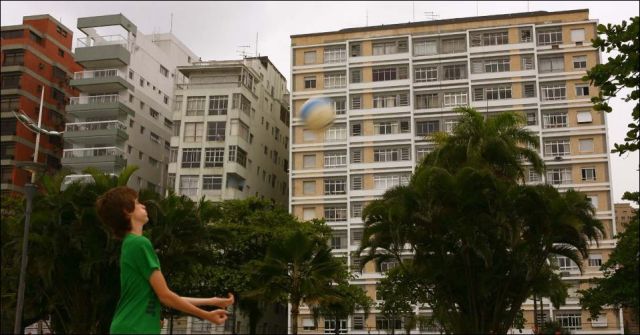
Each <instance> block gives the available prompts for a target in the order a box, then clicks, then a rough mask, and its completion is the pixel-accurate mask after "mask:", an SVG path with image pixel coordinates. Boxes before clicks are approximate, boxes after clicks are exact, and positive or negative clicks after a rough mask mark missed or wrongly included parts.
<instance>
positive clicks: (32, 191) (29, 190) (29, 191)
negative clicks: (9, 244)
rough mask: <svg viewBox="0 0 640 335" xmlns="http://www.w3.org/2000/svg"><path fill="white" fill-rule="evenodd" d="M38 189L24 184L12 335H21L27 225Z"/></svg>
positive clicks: (27, 242) (27, 243)
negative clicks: (24, 204)
mask: <svg viewBox="0 0 640 335" xmlns="http://www.w3.org/2000/svg"><path fill="white" fill-rule="evenodd" d="M37 191H38V188H37V187H36V185H34V184H31V183H29V184H25V185H24V193H25V194H26V195H27V210H26V213H25V218H24V236H23V237H22V261H21V262H20V280H19V282H18V302H17V304H16V319H15V324H14V327H13V333H14V334H22V309H23V307H24V287H25V281H26V279H27V255H28V253H27V252H28V248H29V223H30V222H31V209H32V206H33V197H34V196H35V195H36V192H37Z"/></svg>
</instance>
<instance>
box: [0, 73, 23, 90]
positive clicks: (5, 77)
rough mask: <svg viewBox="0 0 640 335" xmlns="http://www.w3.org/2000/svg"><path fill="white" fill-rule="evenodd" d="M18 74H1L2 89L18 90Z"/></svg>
mask: <svg viewBox="0 0 640 335" xmlns="http://www.w3.org/2000/svg"><path fill="white" fill-rule="evenodd" d="M20 77H21V75H20V73H3V74H2V84H1V86H0V87H1V88H2V89H12V88H20Z"/></svg>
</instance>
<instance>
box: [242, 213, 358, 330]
mask: <svg viewBox="0 0 640 335" xmlns="http://www.w3.org/2000/svg"><path fill="white" fill-rule="evenodd" d="M301 225H302V223H301ZM249 266H250V267H251V268H253V269H254V271H255V278H254V282H257V283H262V287H261V288H260V289H257V290H255V291H254V292H251V293H250V294H248V295H249V296H260V297H263V299H266V300H268V301H272V302H273V301H282V302H289V303H290V304H291V315H290V317H291V324H292V328H291V332H292V334H297V333H298V314H299V308H300V303H301V302H303V301H304V302H305V303H306V304H308V305H313V304H315V303H316V302H317V301H318V300H319V299H320V298H321V297H322V296H323V295H324V294H325V293H327V292H330V288H331V285H332V282H338V281H340V280H343V279H344V278H343V276H344V275H345V274H346V271H345V266H344V264H343V263H342V262H340V261H339V260H337V259H335V258H334V257H333V256H332V254H331V249H330V248H329V247H328V246H327V241H326V240H323V239H318V238H317V237H315V236H310V235H309V234H308V233H305V231H304V230H303V229H296V230H295V231H293V232H291V233H289V234H288V236H286V237H284V239H283V240H281V241H274V243H273V244H271V245H270V247H269V249H268V251H267V255H266V257H265V258H264V260H263V261H259V262H255V263H253V264H251V265H249Z"/></svg>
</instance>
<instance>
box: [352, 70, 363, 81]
mask: <svg viewBox="0 0 640 335" xmlns="http://www.w3.org/2000/svg"><path fill="white" fill-rule="evenodd" d="M349 80H350V81H349V82H351V83H360V82H362V70H360V69H357V70H351V77H350V79H349Z"/></svg>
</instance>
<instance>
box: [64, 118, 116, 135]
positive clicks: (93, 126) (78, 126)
mask: <svg viewBox="0 0 640 335" xmlns="http://www.w3.org/2000/svg"><path fill="white" fill-rule="evenodd" d="M106 129H121V130H126V129H127V126H126V125H125V124H124V123H122V122H121V121H118V120H113V121H94V122H75V123H67V125H66V127H65V131H66V132H70V131H91V130H106Z"/></svg>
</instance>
